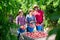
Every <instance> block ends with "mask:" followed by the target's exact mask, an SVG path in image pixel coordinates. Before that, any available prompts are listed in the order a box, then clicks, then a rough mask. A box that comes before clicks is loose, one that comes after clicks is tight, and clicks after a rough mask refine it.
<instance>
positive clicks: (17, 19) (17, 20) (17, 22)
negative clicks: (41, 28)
mask: <svg viewBox="0 0 60 40" xmlns="http://www.w3.org/2000/svg"><path fill="white" fill-rule="evenodd" d="M16 24H19V18H18V16H17V17H16Z"/></svg>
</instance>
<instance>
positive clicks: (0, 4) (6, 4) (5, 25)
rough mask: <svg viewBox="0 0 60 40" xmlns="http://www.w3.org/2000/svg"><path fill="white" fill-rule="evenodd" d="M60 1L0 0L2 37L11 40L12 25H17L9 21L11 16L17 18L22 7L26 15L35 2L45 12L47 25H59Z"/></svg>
mask: <svg viewBox="0 0 60 40" xmlns="http://www.w3.org/2000/svg"><path fill="white" fill-rule="evenodd" d="M59 2H60V0H0V34H1V35H0V39H1V40H11V37H10V35H11V34H10V27H16V25H15V24H14V23H10V22H9V16H10V15H12V16H13V18H14V19H15V17H16V16H17V13H18V10H19V9H22V10H23V11H24V15H26V14H27V13H28V10H29V9H30V8H33V5H34V4H37V5H38V6H39V8H41V9H42V10H44V12H45V17H46V18H45V27H47V26H49V27H50V26H53V27H55V26H57V24H58V23H60V21H58V20H59V18H60V3H59ZM57 27H58V26H57ZM57 34H58V33H57ZM56 40H57V39H56Z"/></svg>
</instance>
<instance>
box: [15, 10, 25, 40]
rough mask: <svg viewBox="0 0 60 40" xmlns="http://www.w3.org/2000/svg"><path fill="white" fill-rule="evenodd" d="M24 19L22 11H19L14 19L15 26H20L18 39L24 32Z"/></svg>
mask: <svg viewBox="0 0 60 40" xmlns="http://www.w3.org/2000/svg"><path fill="white" fill-rule="evenodd" d="M25 23H26V21H25V17H24V15H23V11H22V10H19V13H18V16H17V17H16V24H19V25H20V28H19V29H18V31H17V32H18V39H19V37H20V35H21V33H23V32H25V26H24V25H25Z"/></svg>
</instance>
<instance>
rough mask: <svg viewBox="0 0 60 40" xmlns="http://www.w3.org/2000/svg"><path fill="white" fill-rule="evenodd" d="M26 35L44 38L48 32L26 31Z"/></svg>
mask: <svg viewBox="0 0 60 40" xmlns="http://www.w3.org/2000/svg"><path fill="white" fill-rule="evenodd" d="M25 35H26V36H28V37H31V38H43V37H47V33H45V32H32V33H30V32H26V34H25Z"/></svg>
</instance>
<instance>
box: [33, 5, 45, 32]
mask: <svg viewBox="0 0 60 40" xmlns="http://www.w3.org/2000/svg"><path fill="white" fill-rule="evenodd" d="M33 15H34V16H35V17H36V29H37V31H42V30H43V20H44V12H43V11H42V10H41V9H39V7H38V6H37V5H34V13H33Z"/></svg>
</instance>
